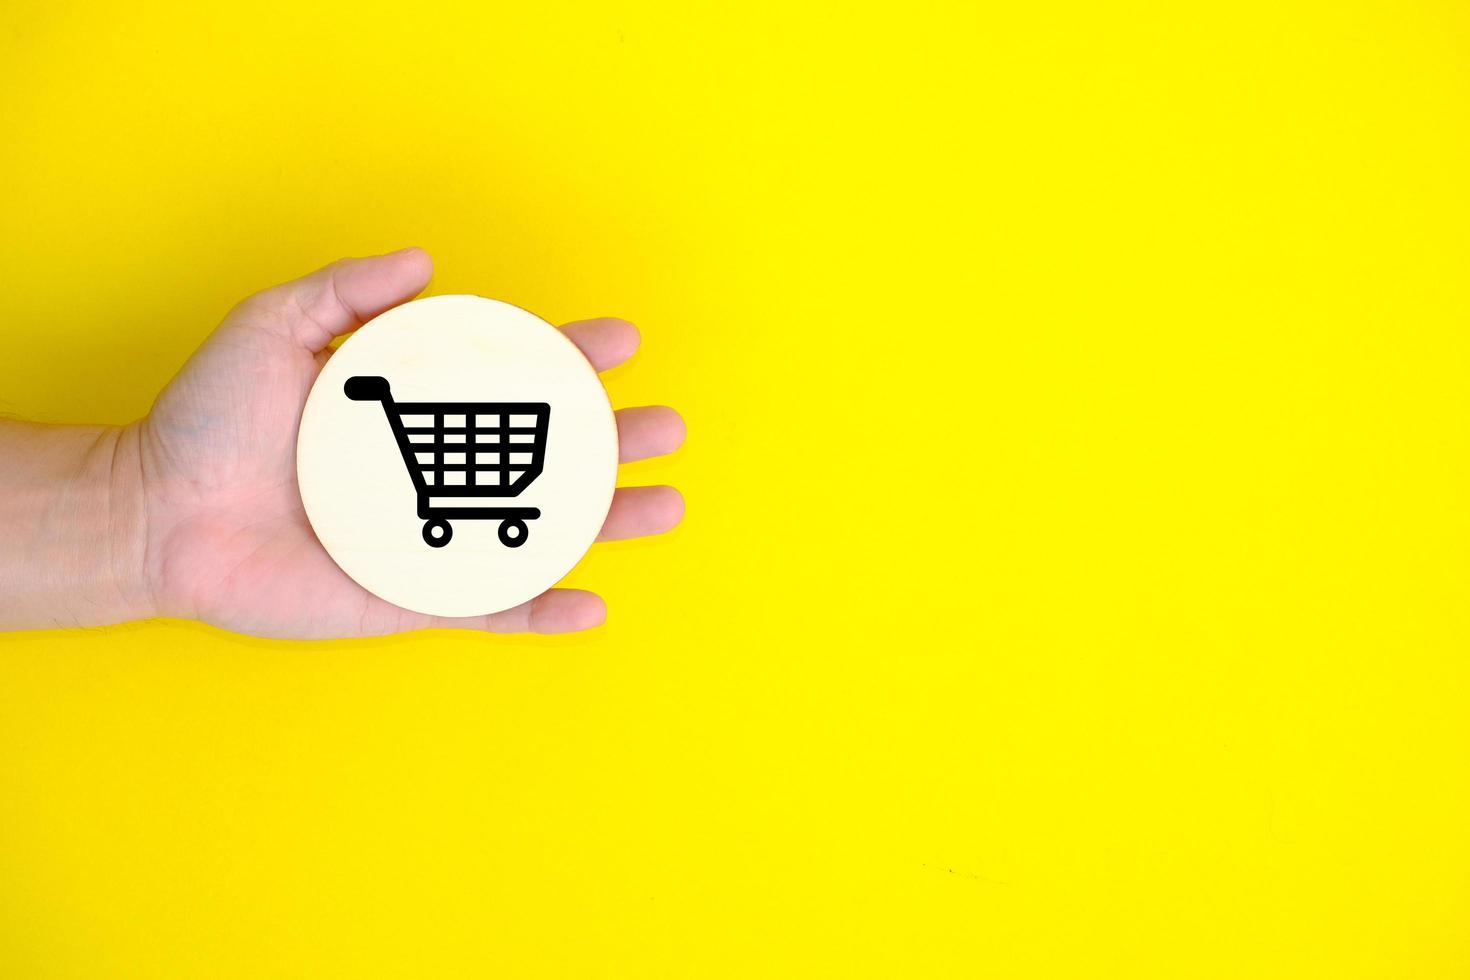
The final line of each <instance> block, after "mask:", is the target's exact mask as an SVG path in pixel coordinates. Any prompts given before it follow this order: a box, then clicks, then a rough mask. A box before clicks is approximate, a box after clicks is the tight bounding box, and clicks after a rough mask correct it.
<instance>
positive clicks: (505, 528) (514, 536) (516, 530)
mask: <svg viewBox="0 0 1470 980" xmlns="http://www.w3.org/2000/svg"><path fill="white" fill-rule="evenodd" d="M530 533H531V532H530V531H529V530H528V529H527V527H526V522H525V521H523V520H520V519H519V518H515V517H512V518H511V519H510V520H508V521H501V522H500V531H499V534H500V543H501V544H503V545H505V546H506V547H507V548H519V547H520V546H521V545H523V544H525V543H526V538H527V537H528V536H529V535H530Z"/></svg>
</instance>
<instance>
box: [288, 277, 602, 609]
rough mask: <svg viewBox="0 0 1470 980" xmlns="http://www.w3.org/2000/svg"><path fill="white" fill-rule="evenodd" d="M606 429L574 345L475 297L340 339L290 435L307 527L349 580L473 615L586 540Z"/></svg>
mask: <svg viewBox="0 0 1470 980" xmlns="http://www.w3.org/2000/svg"><path fill="white" fill-rule="evenodd" d="M617 467H618V443H617V428H616V425H615V423H614V421H613V413H612V407H611V406H610V405H609V404H608V400H607V393H606V392H605V391H604V390H603V387H602V383H601V382H600V381H599V380H598V378H597V374H596V372H595V371H594V370H593V369H592V366H591V365H590V364H589V363H588V362H587V359H586V358H585V357H583V356H582V353H581V351H579V350H577V348H576V347H575V346H574V345H573V344H572V342H571V341H570V340H568V339H567V338H566V336H565V335H563V334H562V332H561V331H560V330H557V329H556V328H555V327H553V326H551V325H550V324H549V323H547V322H546V321H544V320H542V319H541V318H539V317H537V316H534V315H533V314H531V313H528V312H526V311H525V310H523V309H520V308H519V307H516V306H511V305H510V304H508V303H501V302H498V301H496V300H492V299H484V298H482V297H479V296H434V297H431V298H429V299H422V300H418V301H416V302H413V303H407V304H404V305H403V306H399V307H396V308H395V309H392V310H389V311H388V312H387V313H384V314H383V315H381V316H379V317H377V318H376V319H374V320H372V321H371V322H369V323H368V324H367V325H366V326H364V327H363V328H362V329H360V330H358V331H357V332H356V333H355V334H353V335H352V336H351V337H350V338H348V340H347V341H346V342H345V343H344V344H342V346H341V347H340V348H339V349H338V350H337V352H336V353H335V354H333V355H332V357H331V359H330V360H328V361H327V364H326V367H325V368H323V369H322V373H321V375H320V376H319V377H318V378H317V381H316V384H315V386H314V387H313V388H312V390H311V395H310V397H308V398H307V401H306V408H305V410H304V412H303V414H302V417H301V432H300V435H299V436H298V438H297V442H296V472H297V480H298V481H299V483H300V486H301V500H302V503H303V504H305V506H306V514H307V517H308V518H310V520H311V525H312V527H313V528H314V529H315V531H316V535H317V538H318V539H320V541H321V543H322V546H323V547H324V548H326V549H327V553H328V554H330V555H331V556H332V558H333V560H334V561H336V562H337V564H338V565H339V566H341V568H342V570H343V571H345V572H346V573H347V574H348V575H350V576H352V578H353V579H354V580H356V581H357V582H358V584H360V585H361V586H362V587H363V588H365V589H367V590H368V591H369V592H372V593H373V594H374V595H377V596H380V597H381V598H383V599H386V600H388V601H389V602H392V603H395V604H396V605H399V606H403V607H405V608H407V609H412V610H415V611H416V612H422V613H430V614H433V615H439V616H475V615H481V614H484V613H491V612H498V611H500V610H502V609H509V608H510V607H512V606H515V605H519V604H520V603H522V602H525V601H526V600H528V599H531V598H534V597H535V596H537V595H539V594H541V593H542V592H544V591H545V590H546V589H548V588H550V587H551V586H552V585H554V584H556V582H557V581H558V580H559V579H561V578H562V577H563V576H564V575H566V573H567V572H568V571H570V570H571V568H572V566H573V565H575V564H576V563H577V561H578V560H579V559H580V558H581V557H582V555H583V554H584V553H585V552H586V551H587V549H588V547H590V546H591V544H592V542H593V540H594V539H595V538H596V537H597V533H598V531H599V530H600V529H601V527H602V522H603V520H604V518H606V517H607V511H608V507H609V506H610V505H611V503H612V494H613V487H614V485H615V483H616V480H617Z"/></svg>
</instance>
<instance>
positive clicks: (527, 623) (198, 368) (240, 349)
mask: <svg viewBox="0 0 1470 980" xmlns="http://www.w3.org/2000/svg"><path fill="white" fill-rule="evenodd" d="M432 270H433V266H432V263H431V261H430V259H429V256H428V255H427V254H425V253H424V252H423V251H421V250H419V249H405V250H403V251H400V252H394V253H391V254H389V255H382V256H376V257H372V258H363V259H344V260H342V261H340V262H336V263H333V264H332V265H330V266H327V267H326V268H325V269H322V270H320V271H318V272H315V273H313V274H312V275H309V276H307V277H305V278H303V279H298V280H296V281H295V282H289V283H286V284H284V285H281V286H276V287H274V288H272V289H268V290H265V291H264V292H261V293H258V294H256V295H254V296H252V297H250V298H249V299H247V300H245V301H244V302H242V303H241V304H240V305H239V306H237V307H235V309H233V310H232V311H231V312H230V313H229V315H228V316H226V317H225V320H224V322H223V323H222V324H220V326H219V327H218V328H217V329H216V330H215V331H214V333H213V334H211V335H210V337H209V338H208V339H207V340H206V341H205V342H204V344H203V346H201V347H200V348H199V350H198V351H197V352H195V354H194V356H193V357H191V358H190V359H189V361H188V362H187V363H186V364H185V365H184V367H183V368H182V369H181V370H180V371H179V373H178V375H177V376H176V377H175V378H174V379H173V381H171V382H170V383H169V385H168V387H166V388H165V389H164V390H163V392H162V393H161V394H160V395H159V396H158V399H157V401H156V402H155V403H154V405H153V409H152V411H150V412H149V414H148V417H147V418H145V419H142V420H140V421H139V422H137V423H134V425H133V426H132V427H130V428H131V429H132V430H133V431H131V432H127V433H125V438H123V439H122V440H120V443H119V452H126V453H131V454H134V455H136V465H137V467H138V470H137V471H138V473H139V480H138V482H139V484H140V486H141V494H142V507H141V510H142V512H143V514H144V515H145V518H144V520H143V522H142V523H143V525H144V530H143V532H142V533H143V534H144V535H145V540H144V542H143V545H142V548H141V552H142V554H143V555H144V559H143V560H144V563H145V566H146V567H145V571H144V574H145V577H146V581H147V582H148V588H149V591H150V594H151V595H152V596H153V598H154V602H155V604H156V606H157V611H158V612H159V613H160V614H163V615H170V616H182V617H189V618H194V619H201V620H204V621H206V622H209V623H213V624H215V625H218V626H223V627H225V628H227V629H232V630H236V631H238V632H241V633H250V634H254V635H259V636H274V637H290V638H303V639H305V638H327V637H347V636H378V635H382V634H387V633H397V632H402V631H405V630H413V629H422V628H425V627H461V628H469V629H479V630H490V631H492V632H521V631H532V632H537V633H560V632H567V631H572V630H581V629H587V628H589V627H593V626H597V625H599V624H600V623H602V621H603V619H604V617H605V615H606V609H605V607H604V604H603V602H602V599H601V598H599V597H598V596H597V595H595V594H594V593H591V592H584V591H580V590H576V589H552V590H550V591H549V592H545V593H543V594H542V595H540V596H538V597H537V598H535V599H532V600H531V601H530V602H526V603H523V604H522V605H520V606H517V607H515V608H514V609H508V610H506V611H504V612H499V613H494V614H492V615H489V616H474V617H469V618H464V619H459V618H445V617H437V616H427V615H424V614H421V613H415V612H410V611H409V610H406V609H401V608H399V607H397V606H394V605H392V604H391V603H388V602H385V601H384V600H382V599H379V598H377V597H376V596H374V595H372V594H371V593H369V592H367V591H366V590H364V589H363V588H362V587H361V586H359V585H358V584H357V583H356V582H354V581H353V580H352V579H351V578H349V577H348V576H347V575H346V573H344V572H343V571H342V570H341V569H340V568H338V567H337V565H336V563H335V562H333V561H332V559H331V558H330V557H329V556H328V555H327V553H326V551H325V550H323V548H322V546H321V545H320V544H319V543H318V542H317V539H316V536H315V535H314V534H313V533H312V529H311V525H310V524H308V523H307V519H306V512H305V511H304V510H303V508H302V504H301V497H300V494H299V493H298V491H297V487H296V432H297V427H298V425H299V423H300V420H301V412H302V407H303V406H304V404H305V402H306V396H307V394H308V393H309V392H310V390H311V386H312V383H313V382H314V381H315V380H316V376H317V373H318V372H319V371H320V370H321V367H322V365H323V364H325V363H326V361H327V358H329V357H330V356H331V354H332V351H331V349H330V348H329V347H328V344H329V343H330V342H331V341H332V340H333V339H334V338H335V337H337V336H340V335H341V334H344V333H347V332H348V331H351V330H354V329H356V328H357V327H359V326H361V325H362V324H363V323H364V322H366V321H367V320H370V319H372V318H373V317H375V316H377V315H378V314H380V313H382V312H383V311H385V310H388V309H390V308H392V307H394V306H397V305H399V304H400V303H403V302H406V301H408V300H410V299H412V298H413V297H414V296H416V295H418V293H419V292H421V291H422V290H423V289H424V287H425V286H426V285H428V282H429V277H430V275H431V273H432ZM563 329H564V330H565V332H566V334H567V336H568V337H569V338H570V339H571V340H572V341H573V342H574V343H575V344H576V345H577V346H578V347H579V348H580V349H581V351H582V352H583V354H585V355H586V356H587V359H588V360H589V361H590V362H591V363H592V365H593V367H595V368H596V369H597V370H599V371H604V370H607V369H608V368H611V367H614V366H616V365H618V364H621V363H622V362H623V361H626V360H627V359H628V358H629V357H631V356H632V355H633V352H634V351H635V350H636V349H637V347H638V342H639V337H638V331H637V329H636V328H635V327H634V326H633V325H632V324H630V323H626V322H624V321H622V320H614V319H599V320H583V321H579V322H576V323H570V324H567V325H566V326H565V327H564V328H563ZM616 417H617V426H618V448H619V456H620V459H621V461H622V462H628V461H631V460H637V459H644V458H646V457H650V456H657V455H661V454H664V453H668V452H672V451H673V450H674V449H676V448H678V446H679V445H680V443H682V442H683V440H684V422H683V420H682V419H681V418H680V417H679V415H678V414H677V413H676V412H675V411H674V410H673V409H670V408H666V407H662V406H652V407H646V408H626V409H622V410H621V411H619V412H617V415H616ZM124 458H125V459H126V457H124ZM130 462H131V460H128V463H130ZM125 465H126V464H125ZM683 514H684V501H683V498H682V497H681V496H680V495H679V492H678V491H677V490H675V489H674V488H672V487H626V488H620V489H619V490H618V491H617V492H616V494H615V495H614V497H613V503H612V508H611V510H610V511H609V513H608V516H607V521H606V523H605V524H604V525H603V529H602V533H601V534H600V535H599V540H604V541H605V540H612V539H617V538H628V537H636V536H640V535H646V534H658V533H661V532H664V531H667V530H669V529H670V528H672V527H673V526H674V525H676V524H678V523H679V521H680V519H681V518H682V517H683Z"/></svg>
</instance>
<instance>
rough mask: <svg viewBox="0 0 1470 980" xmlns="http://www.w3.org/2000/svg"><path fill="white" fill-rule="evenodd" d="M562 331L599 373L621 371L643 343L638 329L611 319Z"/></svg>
mask: <svg viewBox="0 0 1470 980" xmlns="http://www.w3.org/2000/svg"><path fill="white" fill-rule="evenodd" d="M561 330H562V333H564V334H566V335H567V338H568V339H569V340H571V342H572V343H574V344H576V345H577V347H578V348H579V349H580V350H581V351H582V353H583V354H584V355H585V356H586V358H587V360H589V361H591V362H592V366H593V367H594V368H596V369H597V370H599V371H606V370H607V369H608V368H614V367H617V366H618V365H619V364H621V363H623V362H624V361H626V360H627V359H628V358H630V357H632V356H633V352H634V351H636V350H637V349H638V342H639V340H640V337H639V335H638V328H637V327H635V326H633V324H631V323H629V322H628V321H627V320H619V319H618V318H617V317H610V316H602V317H597V318H595V319H592V320H574V321H572V322H571V323H568V324H564V325H563V326H562V328H561Z"/></svg>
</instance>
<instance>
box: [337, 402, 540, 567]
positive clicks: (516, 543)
mask: <svg viewBox="0 0 1470 980" xmlns="http://www.w3.org/2000/svg"><path fill="white" fill-rule="evenodd" d="M342 391H343V393H344V394H346V395H347V397H348V398H351V399H352V400H353V401H358V402H382V403H383V413H384V414H385V415H387V416H388V425H389V426H390V427H391V428H392V429H393V438H394V439H395V440H396V441H397V442H398V450H399V452H401V453H402V454H403V462H404V465H405V466H407V467H408V475H409V476H410V477H412V478H413V488H414V490H415V491H416V492H417V493H418V498H419V517H421V518H423V520H424V531H423V534H424V543H425V544H427V545H428V546H429V547H431V548H442V547H444V546H445V545H446V544H448V543H449V539H450V538H451V537H453V535H454V531H453V529H452V528H450V526H449V522H450V520H465V521H470V520H479V521H484V520H498V521H500V528H499V531H498V534H499V537H500V543H501V544H503V545H505V546H506V547H507V548H519V547H520V546H521V545H523V544H525V543H526V538H527V537H528V536H529V534H530V531H529V529H528V528H527V527H526V522H527V521H534V520H535V519H536V518H538V517H540V516H541V511H540V510H538V509H537V508H535V507H500V506H496V501H497V500H499V499H502V498H505V497H515V496H519V495H520V492H521V491H522V490H524V489H526V487H528V486H530V485H531V481H533V480H535V479H536V477H538V476H540V475H541V467H542V465H543V463H544V462H545V460H546V426H547V422H548V421H549V419H550V416H551V406H550V405H548V404H547V403H545V402H396V401H394V400H393V392H392V391H391V390H390V389H389V387H388V379H387V378H380V377H376V376H371V375H359V376H357V377H352V378H348V379H347V383H346V384H345V385H343V386H342Z"/></svg>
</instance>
